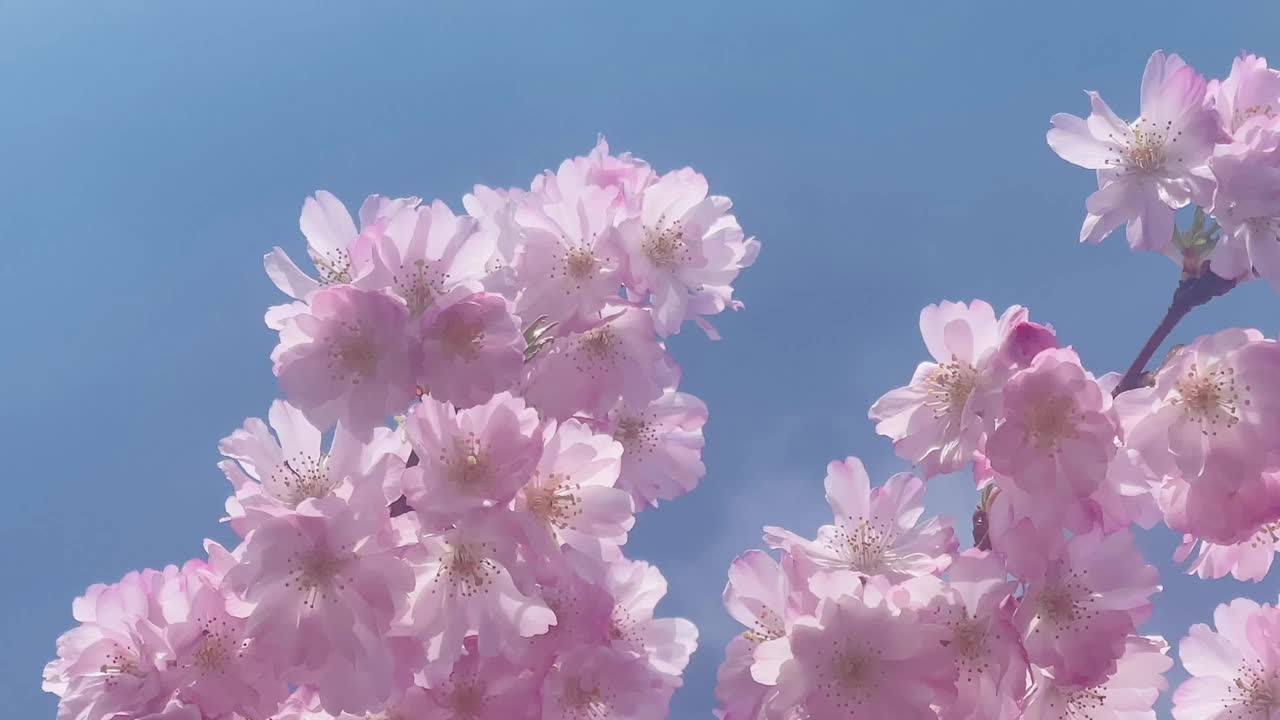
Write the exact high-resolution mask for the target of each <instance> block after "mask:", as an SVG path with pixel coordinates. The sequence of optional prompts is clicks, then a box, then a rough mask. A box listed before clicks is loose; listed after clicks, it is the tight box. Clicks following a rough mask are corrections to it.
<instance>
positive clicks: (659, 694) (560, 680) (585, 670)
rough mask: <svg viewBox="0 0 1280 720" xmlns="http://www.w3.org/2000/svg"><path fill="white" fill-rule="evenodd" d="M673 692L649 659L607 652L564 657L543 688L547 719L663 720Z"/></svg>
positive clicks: (574, 653) (591, 651)
mask: <svg viewBox="0 0 1280 720" xmlns="http://www.w3.org/2000/svg"><path fill="white" fill-rule="evenodd" d="M673 690H674V688H673V687H672V686H670V685H668V684H666V683H665V682H664V681H663V680H662V679H661V676H657V675H654V674H653V673H652V671H650V670H649V669H648V668H647V667H646V665H645V662H644V660H642V659H640V658H636V657H633V656H631V655H630V654H628V653H624V652H621V651H618V650H614V649H611V648H607V647H582V648H576V649H573V650H570V651H568V652H566V653H565V655H564V656H563V657H562V658H561V660H560V664H559V666H558V667H556V668H555V669H553V670H552V671H551V672H550V673H549V674H548V675H547V677H546V680H545V681H544V682H543V685H542V720H586V719H587V718H592V719H594V718H608V719H609V720H660V719H661V718H664V717H666V710H667V704H668V703H669V702H670V700H671V694H672V691H673Z"/></svg>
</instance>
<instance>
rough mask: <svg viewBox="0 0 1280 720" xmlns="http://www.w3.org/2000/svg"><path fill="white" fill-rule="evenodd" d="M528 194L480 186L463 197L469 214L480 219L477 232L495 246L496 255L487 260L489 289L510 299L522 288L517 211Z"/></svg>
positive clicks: (520, 191) (487, 284)
mask: <svg viewBox="0 0 1280 720" xmlns="http://www.w3.org/2000/svg"><path fill="white" fill-rule="evenodd" d="M524 195H525V194H524V192H523V191H522V190H518V189H516V188H511V189H501V188H498V189H495V188H490V187H486V186H484V185H476V186H475V187H474V188H473V189H472V191H471V192H470V193H468V194H467V195H464V196H463V197H462V205H463V207H465V208H466V209H467V214H468V215H470V216H471V217H473V218H475V219H476V220H477V221H479V222H478V226H477V228H476V235H478V236H480V237H481V238H482V242H484V243H485V244H486V245H487V246H491V247H492V248H493V254H492V255H490V256H489V259H488V260H487V261H486V262H485V279H484V284H485V289H486V290H488V291H489V292H493V293H500V294H502V295H503V296H505V297H508V298H514V297H515V293H516V289H517V287H518V285H517V284H516V281H515V269H514V264H515V258H516V248H517V247H519V246H520V244H521V239H520V226H519V225H517V224H516V221H515V214H516V210H517V209H518V208H519V207H520V205H521V204H523V203H524Z"/></svg>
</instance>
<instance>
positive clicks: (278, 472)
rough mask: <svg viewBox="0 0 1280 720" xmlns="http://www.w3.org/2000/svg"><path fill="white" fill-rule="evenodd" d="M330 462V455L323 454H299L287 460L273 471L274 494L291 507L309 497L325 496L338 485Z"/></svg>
mask: <svg viewBox="0 0 1280 720" xmlns="http://www.w3.org/2000/svg"><path fill="white" fill-rule="evenodd" d="M328 463H329V456H328V455H321V456H320V457H319V458H318V459H317V458H314V457H311V456H310V455H298V456H296V457H294V458H293V459H291V460H285V461H284V462H283V463H281V464H280V465H279V466H277V467H276V469H275V470H273V471H272V472H271V480H272V481H273V485H274V486H275V487H274V489H273V491H272V495H274V496H276V497H277V498H278V499H279V500H281V501H282V502H284V503H285V504H287V505H289V506H290V507H297V505H298V503H300V502H302V501H303V500H306V499H307V498H316V499H318V498H322V497H325V496H326V495H328V494H329V493H330V492H333V488H334V487H336V486H337V483H336V482H334V481H333V479H332V478H330V477H329V471H328V467H327V466H328Z"/></svg>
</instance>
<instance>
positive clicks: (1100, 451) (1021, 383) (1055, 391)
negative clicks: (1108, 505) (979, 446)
mask: <svg viewBox="0 0 1280 720" xmlns="http://www.w3.org/2000/svg"><path fill="white" fill-rule="evenodd" d="M1116 434H1117V423H1116V419H1115V413H1114V412H1113V411H1112V409H1111V396H1110V395H1109V394H1107V393H1106V392H1104V391H1103V389H1102V387H1101V386H1100V385H1099V384H1098V382H1097V380H1095V379H1094V377H1093V375H1092V374H1090V373H1089V372H1088V371H1087V370H1085V369H1084V368H1083V367H1081V366H1080V358H1079V357H1078V356H1077V355H1076V354H1075V352H1074V351H1072V350H1071V349H1070V348H1059V349H1051V350H1044V351H1042V352H1041V353H1039V354H1038V355H1036V357H1035V359H1034V360H1033V361H1032V363H1031V365H1030V366H1028V367H1027V368H1025V369H1023V370H1020V371H1019V372H1018V373H1016V374H1015V375H1014V376H1013V377H1012V378H1011V379H1010V380H1009V381H1008V383H1007V384H1006V385H1005V387H1004V418H1003V422H1002V423H1001V424H1000V426H999V427H997V428H996V429H995V432H993V433H992V434H991V437H990V438H989V439H988V440H987V444H986V455H987V458H988V459H989V460H990V461H991V467H992V469H994V470H995V471H996V472H998V473H1000V474H1002V475H1005V476H1007V477H1010V478H1012V479H1013V481H1014V482H1015V483H1017V484H1018V485H1019V486H1021V487H1022V488H1023V489H1025V490H1026V491H1027V492H1030V493H1037V492H1040V491H1042V490H1047V489H1051V488H1055V487H1064V486H1065V487H1069V488H1071V489H1072V490H1073V491H1074V492H1075V494H1076V496H1077V497H1084V496H1087V495H1089V494H1090V493H1092V492H1093V491H1094V490H1096V489H1097V488H1098V486H1099V485H1100V484H1101V483H1102V481H1103V479H1104V478H1105V477H1106V474H1107V464H1108V463H1109V462H1110V461H1111V458H1112V456H1113V455H1114V454H1115V450H1116V444H1115V443H1116Z"/></svg>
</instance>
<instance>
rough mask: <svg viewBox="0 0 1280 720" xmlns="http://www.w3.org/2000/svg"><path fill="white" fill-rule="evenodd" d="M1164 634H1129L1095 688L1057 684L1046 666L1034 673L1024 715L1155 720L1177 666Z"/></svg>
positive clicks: (1031, 719)
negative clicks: (1121, 652)
mask: <svg viewBox="0 0 1280 720" xmlns="http://www.w3.org/2000/svg"><path fill="white" fill-rule="evenodd" d="M1168 651H1169V645H1168V643H1166V642H1165V641H1164V640H1163V639H1162V638H1159V637H1154V638H1147V637H1137V636H1134V637H1130V638H1128V639H1127V640H1126V642H1125V650H1124V655H1122V656H1120V659H1119V660H1118V661H1117V662H1116V671H1115V672H1114V673H1112V675H1111V676H1110V677H1108V678H1107V679H1106V680H1103V681H1102V682H1099V683H1098V684H1096V685H1094V686H1091V687H1084V688H1081V687H1073V686H1070V685H1067V686H1064V685H1061V684H1059V683H1058V682H1057V681H1056V679H1055V678H1054V677H1053V675H1051V674H1049V673H1046V672H1045V671H1043V670H1040V669H1036V670H1035V671H1034V672H1033V675H1034V678H1035V684H1034V686H1033V687H1032V689H1031V692H1030V694H1028V696H1027V699H1026V703H1025V709H1024V710H1023V712H1022V715H1021V716H1020V717H1021V718H1023V720H1076V718H1089V720H1155V718H1156V714H1155V711H1154V710H1152V706H1153V705H1154V704H1155V702H1156V698H1157V697H1159V695H1160V693H1161V692H1162V691H1163V690H1165V689H1167V688H1168V687H1169V683H1168V681H1166V680H1165V678H1164V673H1165V672H1166V671H1167V670H1168V669H1169V668H1170V667H1172V666H1173V659H1172V658H1170V657H1169V655H1168Z"/></svg>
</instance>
